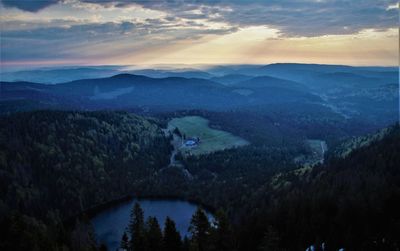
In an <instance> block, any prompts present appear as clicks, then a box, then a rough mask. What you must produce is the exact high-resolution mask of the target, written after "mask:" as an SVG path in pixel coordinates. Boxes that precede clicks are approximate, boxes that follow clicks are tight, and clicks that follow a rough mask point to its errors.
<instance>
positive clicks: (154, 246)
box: [146, 217, 163, 251]
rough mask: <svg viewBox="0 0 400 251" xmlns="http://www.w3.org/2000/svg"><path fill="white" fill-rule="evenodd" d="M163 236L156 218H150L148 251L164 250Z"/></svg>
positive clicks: (148, 222)
mask: <svg viewBox="0 0 400 251" xmlns="http://www.w3.org/2000/svg"><path fill="white" fill-rule="evenodd" d="M162 241H163V236H162V232H161V229H160V225H159V224H158V221H157V218H156V217H149V218H148V219H147V222H146V242H147V243H148V251H160V250H161V249H162Z"/></svg>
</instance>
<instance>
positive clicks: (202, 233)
mask: <svg viewBox="0 0 400 251" xmlns="http://www.w3.org/2000/svg"><path fill="white" fill-rule="evenodd" d="M210 230H211V226H210V222H209V221H208V218H207V215H206V213H205V212H204V210H202V209H201V208H197V210H196V212H195V213H194V215H193V216H192V220H191V222H190V226H189V231H190V233H191V234H192V244H194V245H195V246H196V249H198V250H199V251H206V250H208V248H209V246H210Z"/></svg>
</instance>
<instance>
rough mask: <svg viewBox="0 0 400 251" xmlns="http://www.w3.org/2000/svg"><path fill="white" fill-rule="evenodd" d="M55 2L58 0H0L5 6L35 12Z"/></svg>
mask: <svg viewBox="0 0 400 251" xmlns="http://www.w3.org/2000/svg"><path fill="white" fill-rule="evenodd" d="M57 2H59V0H38V1H35V0H1V3H2V4H3V5H4V6H5V7H15V8H18V9H21V10H24V11H30V12H37V11H39V10H41V9H44V8H46V7H48V6H50V5H53V4H56V3H57Z"/></svg>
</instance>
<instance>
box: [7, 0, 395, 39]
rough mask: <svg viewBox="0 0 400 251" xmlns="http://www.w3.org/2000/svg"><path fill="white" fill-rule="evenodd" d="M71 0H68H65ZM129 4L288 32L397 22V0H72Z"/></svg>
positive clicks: (43, 2) (30, 0)
mask: <svg viewBox="0 0 400 251" xmlns="http://www.w3.org/2000/svg"><path fill="white" fill-rule="evenodd" d="M1 1H2V3H3V4H4V6H5V7H16V8H19V9H21V10H25V11H38V10H40V9H42V8H45V7H47V6H49V5H51V4H55V3H57V2H61V1H62V0H40V1H35V0H1ZM63 1H64V2H68V0H63ZM69 1H70V2H71V1H72V2H74V1H75V2H76V1H79V2H81V3H90V4H95V5H101V6H103V7H110V8H111V7H113V8H127V7H130V6H132V5H140V6H142V7H144V8H147V9H152V10H158V11H163V12H166V13H168V15H169V16H171V18H172V17H177V18H184V19H191V20H208V21H212V22H224V23H227V24H229V25H231V26H241V27H247V26H254V25H267V26H270V27H271V28H276V29H279V30H281V32H282V34H283V35H285V36H306V37H312V36H321V35H331V34H351V33H356V32H358V31H361V30H363V29H370V28H374V29H383V30H384V29H388V28H393V27H396V26H397V24H398V8H395V7H396V6H398V3H397V1H396V0H363V1H352V0H330V1H325V0H268V1H265V0H253V1H249V0H229V1H228V0H192V1H184V0H157V1H153V0H69Z"/></svg>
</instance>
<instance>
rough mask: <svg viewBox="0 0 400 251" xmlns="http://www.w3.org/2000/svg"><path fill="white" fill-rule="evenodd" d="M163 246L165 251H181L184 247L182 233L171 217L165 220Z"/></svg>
mask: <svg viewBox="0 0 400 251" xmlns="http://www.w3.org/2000/svg"><path fill="white" fill-rule="evenodd" d="M163 246H164V250H165V251H179V250H181V247H182V240H181V235H180V234H179V232H178V231H177V230H176V226H175V222H174V221H173V220H171V219H170V218H169V217H167V219H166V220H165V226H164V239H163Z"/></svg>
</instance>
